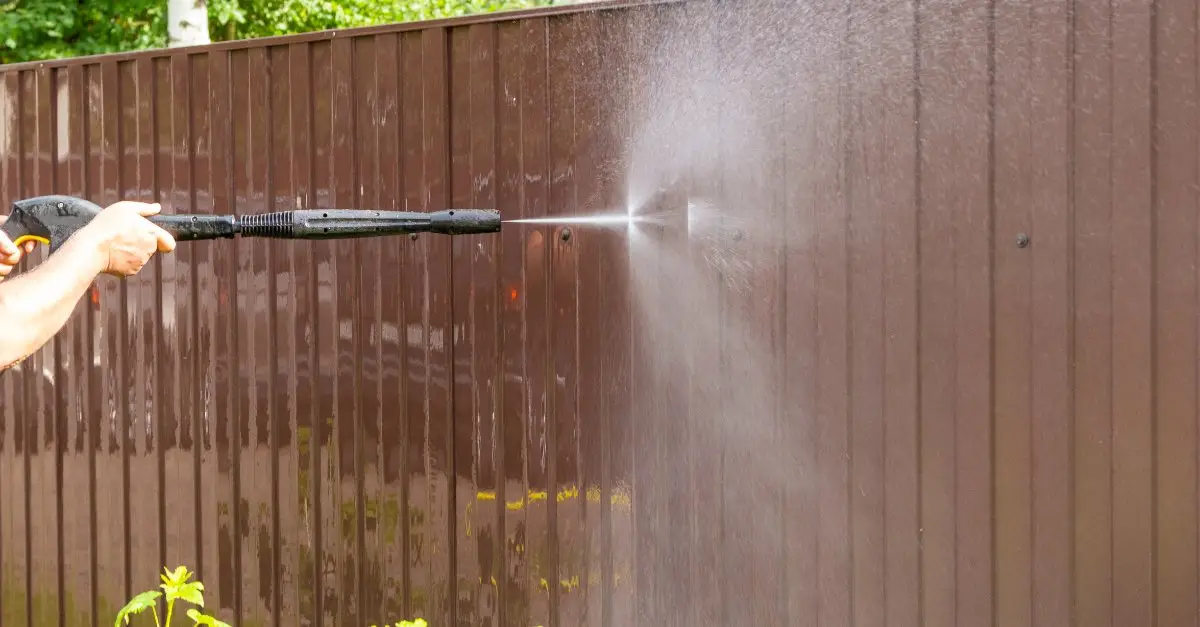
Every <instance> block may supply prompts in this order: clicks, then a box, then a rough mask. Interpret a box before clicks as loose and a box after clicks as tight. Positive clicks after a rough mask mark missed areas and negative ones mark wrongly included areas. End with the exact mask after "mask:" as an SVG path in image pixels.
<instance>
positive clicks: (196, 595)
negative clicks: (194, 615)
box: [168, 581, 204, 607]
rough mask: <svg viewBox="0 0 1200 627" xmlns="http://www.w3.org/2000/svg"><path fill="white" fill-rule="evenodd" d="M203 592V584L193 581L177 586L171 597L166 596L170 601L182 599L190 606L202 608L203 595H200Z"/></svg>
mask: <svg viewBox="0 0 1200 627" xmlns="http://www.w3.org/2000/svg"><path fill="white" fill-rule="evenodd" d="M203 590H204V584H202V583H200V582H198V581H195V582H192V583H185V584H183V585H182V586H179V587H178V588H176V589H174V591H173V592H172V594H171V595H168V596H169V597H170V598H172V599H183V600H184V601H187V602H188V603H191V604H192V605H199V606H200V607H204V594H203V593H202V591H203Z"/></svg>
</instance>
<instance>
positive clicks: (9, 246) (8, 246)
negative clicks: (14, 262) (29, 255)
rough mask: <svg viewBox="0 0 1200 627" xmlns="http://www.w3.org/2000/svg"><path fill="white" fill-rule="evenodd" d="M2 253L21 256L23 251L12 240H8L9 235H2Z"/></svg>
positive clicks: (0, 242)
mask: <svg viewBox="0 0 1200 627" xmlns="http://www.w3.org/2000/svg"><path fill="white" fill-rule="evenodd" d="M0 253H3V254H5V255H19V254H20V253H21V250H20V249H19V248H17V246H16V244H13V243H12V240H10V239H8V236H7V235H5V234H3V233H0Z"/></svg>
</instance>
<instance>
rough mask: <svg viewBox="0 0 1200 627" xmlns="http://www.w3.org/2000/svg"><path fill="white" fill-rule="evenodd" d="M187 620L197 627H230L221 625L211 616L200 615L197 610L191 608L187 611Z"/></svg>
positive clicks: (227, 624) (226, 624)
mask: <svg viewBox="0 0 1200 627" xmlns="http://www.w3.org/2000/svg"><path fill="white" fill-rule="evenodd" d="M187 616H188V618H190V619H192V620H193V621H195V624H197V625H208V626H209V627H230V625H229V623H223V622H221V621H219V620H217V619H215V618H213V617H212V616H209V615H207V614H201V613H200V611H199V610H197V609H195V608H192V609H190V610H188V611H187Z"/></svg>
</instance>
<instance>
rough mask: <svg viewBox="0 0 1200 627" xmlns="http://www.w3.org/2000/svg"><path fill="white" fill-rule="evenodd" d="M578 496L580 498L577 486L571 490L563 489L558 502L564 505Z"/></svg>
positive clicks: (559, 492) (570, 488)
mask: <svg viewBox="0 0 1200 627" xmlns="http://www.w3.org/2000/svg"><path fill="white" fill-rule="evenodd" d="M578 496H579V488H577V487H575V486H571V487H569V488H563V489H561V490H559V491H558V497H557V499H556V500H557V501H558V502H559V503H562V502H564V501H567V500H570V499H573V498H577V497H578Z"/></svg>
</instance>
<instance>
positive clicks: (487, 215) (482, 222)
mask: <svg viewBox="0 0 1200 627" xmlns="http://www.w3.org/2000/svg"><path fill="white" fill-rule="evenodd" d="M429 231H430V232H431V233H441V234H443V235H468V234H472V233H499V232H500V212H499V211H497V210H495V209H445V210H442V211H435V212H433V213H432V214H430V219H429Z"/></svg>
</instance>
